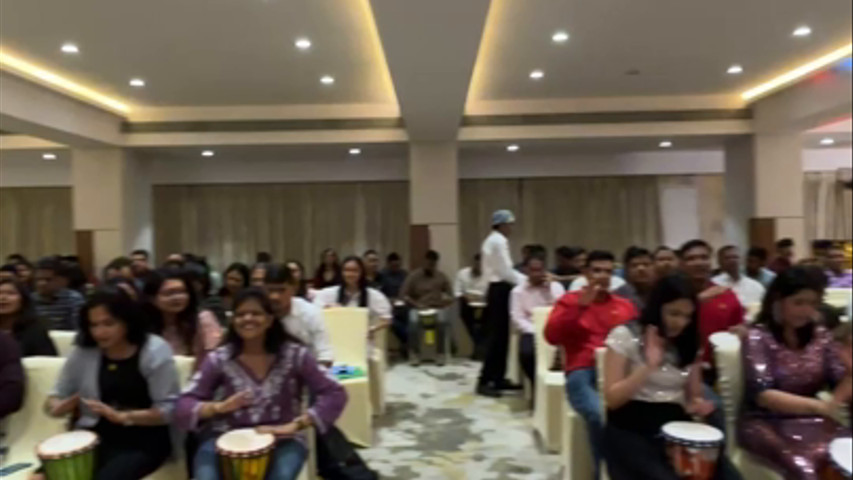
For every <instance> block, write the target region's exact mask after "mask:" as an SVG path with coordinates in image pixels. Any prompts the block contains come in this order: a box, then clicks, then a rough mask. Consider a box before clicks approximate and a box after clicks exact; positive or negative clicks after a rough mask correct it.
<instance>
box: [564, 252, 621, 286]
mask: <svg viewBox="0 0 853 480" xmlns="http://www.w3.org/2000/svg"><path fill="white" fill-rule="evenodd" d="M586 258H587V263H586V265H584V266H583V275H580V276H579V277H577V278H575V279H574V280H573V281H572V283H571V284H569V287H568V288H567V289H566V290H568V291H569V292H579V291H581V290H583V289H584V288H586V286H587V285H589V278H588V276H587V274H586V269H587V268H589V257H588V256H586ZM615 271H616V266H615V264H614V266H613V271H611V272H610V277H609V280H608V281H609V282H610V284H609V286H608V287H607V288H608V289H609V290H610V291H611V292H612V291H614V290H617V289H619V288H622V287H623V286H625V280H624V279H623V278H621V277H618V276H616V275H615Z"/></svg>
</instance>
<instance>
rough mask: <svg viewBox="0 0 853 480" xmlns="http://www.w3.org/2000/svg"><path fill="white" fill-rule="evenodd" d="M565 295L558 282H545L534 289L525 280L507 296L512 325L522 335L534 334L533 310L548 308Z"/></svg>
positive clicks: (564, 290)
mask: <svg viewBox="0 0 853 480" xmlns="http://www.w3.org/2000/svg"><path fill="white" fill-rule="evenodd" d="M565 293H566V289H565V288H563V285H562V284H561V283H560V282H545V283H544V284H543V285H541V286H538V287H534V286H533V285H531V284H530V281H529V280H527V281H525V282H524V283H522V284H520V285H516V286H515V288H513V289H512V293H511V294H510V296H509V315H510V318H511V319H512V324H513V325H515V328H516V329H517V330H518V331H519V332H521V333H522V334H526V333H531V334H532V333H534V327H533V310H534V309H535V308H539V307H550V306H551V305H554V303H555V302H556V301H557V300H559V299H560V297H562V296H563V295H564V294H565Z"/></svg>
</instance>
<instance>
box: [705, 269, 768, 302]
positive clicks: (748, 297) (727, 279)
mask: <svg viewBox="0 0 853 480" xmlns="http://www.w3.org/2000/svg"><path fill="white" fill-rule="evenodd" d="M711 281H712V282H714V283H716V284H717V285H720V286H723V287H727V288H731V289H732V291H733V292H735V295H737V298H738V300H740V304H741V305H743V307H744V308H746V309H749V307H750V305H755V304H757V303H761V302H762V301H763V300H764V293H765V292H766V290H765V289H764V285H762V284H761V282H759V281H758V280H753V279H752V278H749V277H747V276H746V275H741V276H740V280H738V281H735V280H734V279H733V278H732V276H731V275H729V274H728V273H725V272H723V273H721V274H719V275H717V276H716V277H714V278H712V279H711Z"/></svg>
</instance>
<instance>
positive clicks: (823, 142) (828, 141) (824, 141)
mask: <svg viewBox="0 0 853 480" xmlns="http://www.w3.org/2000/svg"><path fill="white" fill-rule="evenodd" d="M820 144H821V145H825V146H829V145H835V139H833V138H829V137H826V138H824V139H822V140H821V141H820Z"/></svg>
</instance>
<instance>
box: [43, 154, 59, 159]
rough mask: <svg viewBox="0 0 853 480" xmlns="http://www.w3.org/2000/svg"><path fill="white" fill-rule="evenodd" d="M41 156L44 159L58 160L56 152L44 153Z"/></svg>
mask: <svg viewBox="0 0 853 480" xmlns="http://www.w3.org/2000/svg"><path fill="white" fill-rule="evenodd" d="M41 158H42V159H44V160H56V154H55V153H43V154H42V155H41Z"/></svg>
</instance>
